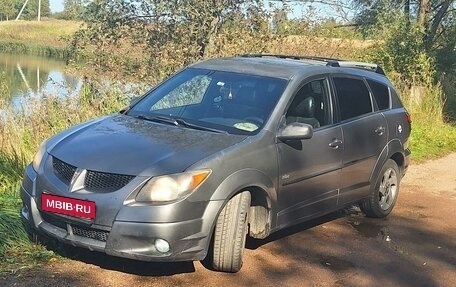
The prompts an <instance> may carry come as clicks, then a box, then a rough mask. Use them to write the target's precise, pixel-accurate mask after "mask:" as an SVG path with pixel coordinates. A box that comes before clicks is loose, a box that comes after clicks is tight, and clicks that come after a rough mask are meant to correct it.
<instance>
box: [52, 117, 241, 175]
mask: <svg viewBox="0 0 456 287" xmlns="http://www.w3.org/2000/svg"><path fill="white" fill-rule="evenodd" d="M245 138H246V136H239V135H229V134H219V133H214V132H207V131H200V130H194V129H187V128H182V127H177V126H171V125H165V124H159V123H154V122H149V121H145V120H141V119H136V118H133V117H130V116H125V115H114V116H109V117H106V118H104V119H101V120H99V121H94V122H91V123H88V124H86V125H82V126H80V127H79V128H73V129H70V130H68V131H66V132H63V133H62V134H60V135H59V136H58V139H57V140H54V144H53V145H52V147H50V148H49V149H48V152H49V153H50V154H51V155H52V156H55V157H57V158H58V159H60V160H62V161H64V162H67V163H69V164H71V165H73V166H76V167H79V168H83V169H88V170H93V171H100V172H107V173H117V174H127V175H135V176H138V175H139V176H155V175H161V174H170V173H177V172H182V171H184V170H185V169H186V168H188V167H189V166H190V165H192V164H194V163H196V162H198V161H200V160H202V159H204V158H206V157H208V156H209V155H211V154H213V153H215V152H218V151H220V150H223V149H225V148H227V147H229V146H231V145H234V144H236V143H239V142H241V141H242V140H244V139H245Z"/></svg>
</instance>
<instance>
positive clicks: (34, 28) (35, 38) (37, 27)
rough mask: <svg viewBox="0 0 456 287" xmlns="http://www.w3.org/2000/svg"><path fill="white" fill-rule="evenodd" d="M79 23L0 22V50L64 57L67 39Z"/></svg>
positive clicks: (46, 21) (51, 21) (50, 21)
mask: <svg viewBox="0 0 456 287" xmlns="http://www.w3.org/2000/svg"><path fill="white" fill-rule="evenodd" d="M80 25H81V23H80V22H76V21H63V20H44V21H40V22H38V21H3V22H0V52H4V53H15V54H30V55H37V56H48V57H58V58H64V57H65V56H66V54H67V52H66V51H67V39H68V38H69V37H71V35H73V33H74V32H76V31H77V30H78V28H79V27H80Z"/></svg>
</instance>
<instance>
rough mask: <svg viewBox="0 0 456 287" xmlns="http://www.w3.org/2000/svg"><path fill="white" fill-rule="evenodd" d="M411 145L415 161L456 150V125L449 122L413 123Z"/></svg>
mask: <svg viewBox="0 0 456 287" xmlns="http://www.w3.org/2000/svg"><path fill="white" fill-rule="evenodd" d="M410 145H411V147H410V148H411V150H412V160H413V162H423V161H424V160H428V159H432V158H437V157H441V156H443V155H446V154H449V153H451V152H455V151H456V126H454V125H450V124H447V123H426V122H424V123H423V122H417V123H412V136H411V139H410Z"/></svg>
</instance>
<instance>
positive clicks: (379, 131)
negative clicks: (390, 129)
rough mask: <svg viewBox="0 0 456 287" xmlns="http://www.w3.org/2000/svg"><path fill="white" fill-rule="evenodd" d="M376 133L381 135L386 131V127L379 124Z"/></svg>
mask: <svg viewBox="0 0 456 287" xmlns="http://www.w3.org/2000/svg"><path fill="white" fill-rule="evenodd" d="M375 133H376V134H378V135H379V136H381V135H383V134H384V133H385V127H383V126H379V127H378V128H376V129H375Z"/></svg>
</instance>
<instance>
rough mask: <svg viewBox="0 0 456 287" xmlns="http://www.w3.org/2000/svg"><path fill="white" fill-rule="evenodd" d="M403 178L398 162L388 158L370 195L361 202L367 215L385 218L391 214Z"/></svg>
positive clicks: (361, 206) (362, 208)
mask: <svg viewBox="0 0 456 287" xmlns="http://www.w3.org/2000/svg"><path fill="white" fill-rule="evenodd" d="M401 178H402V175H401V172H400V170H399V167H398V166H397V164H396V162H395V161H394V160H392V159H388V160H387V161H386V162H385V164H384V165H383V167H382V169H381V171H380V173H379V174H378V176H377V179H376V180H375V184H374V185H372V186H371V189H370V192H369V197H368V198H367V199H366V200H364V201H363V202H361V204H360V208H361V210H362V211H363V212H364V213H365V214H366V216H368V217H374V218H383V217H386V216H387V215H388V214H390V212H391V211H392V210H393V208H394V205H395V204H396V201H397V196H398V194H399V185H400V181H401Z"/></svg>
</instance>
